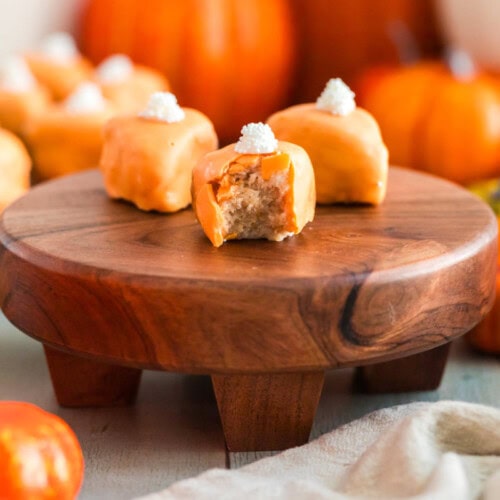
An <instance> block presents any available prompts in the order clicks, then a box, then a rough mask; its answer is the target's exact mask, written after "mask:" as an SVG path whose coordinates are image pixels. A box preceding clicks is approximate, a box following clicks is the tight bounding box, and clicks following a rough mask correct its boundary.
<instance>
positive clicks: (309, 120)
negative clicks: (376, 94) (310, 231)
mask: <svg viewBox="0 0 500 500" xmlns="http://www.w3.org/2000/svg"><path fill="white" fill-rule="evenodd" d="M267 123H268V124H269V125H270V127H271V128H272V129H273V131H274V134H275V135H276V137H277V138H278V139H280V140H283V141H290V142H293V143H295V144H298V145H300V146H302V147H303V148H304V149H305V150H306V151H307V153H308V154H309V157H310V158H311V161H312V164H313V167H314V173H315V176H316V192H317V201H318V203H350V202H356V203H370V204H374V205H378V204H379V203H381V202H382V201H383V199H384V197H385V193H386V186H387V172H388V153H387V148H386V147H385V145H384V143H383V142H382V138H381V135H380V129H379V127H378V125H377V122H376V121H375V119H374V118H373V117H372V116H371V115H370V114H369V113H368V112H367V111H365V110H363V109H361V108H356V109H355V110H354V111H353V112H352V113H350V114H349V115H347V116H335V115H333V114H331V113H329V112H327V111H323V110H318V109H316V105H315V104H312V103H311V104H299V105H297V106H292V107H291V108H288V109H285V110H283V111H279V112H277V113H275V114H274V115H272V116H271V117H270V118H269V119H268V121H267Z"/></svg>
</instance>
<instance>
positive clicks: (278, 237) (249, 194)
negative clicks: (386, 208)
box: [193, 123, 316, 247]
mask: <svg viewBox="0 0 500 500" xmlns="http://www.w3.org/2000/svg"><path fill="white" fill-rule="evenodd" d="M241 133H242V136H241V138H240V140H239V141H238V142H237V143H236V144H231V145H229V146H226V147H225V148H222V149H219V150H217V151H214V152H212V153H209V154H207V155H206V156H205V157H204V158H203V159H202V160H201V161H200V162H199V163H198V164H197V165H196V167H195V168H194V170H193V208H194V210H195V213H196V217H197V218H198V221H199V222H200V224H201V226H202V228H203V230H204V232H205V234H206V235H207V237H208V238H209V239H210V241H211V242H212V244H213V245H214V246H216V247H220V246H221V245H222V244H223V243H224V241H227V240H233V239H257V238H265V239H268V240H271V241H282V240H284V239H285V238H287V237H289V236H292V235H294V234H298V233H300V231H302V229H303V228H304V226H305V225H306V224H307V223H308V222H310V221H312V220H313V218H314V207H315V204H316V196H315V186H314V171H313V168H312V165H311V161H310V160H309V157H308V156H307V153H306V152H305V151H304V149H302V148H301V147H300V146H297V145H295V144H291V143H289V142H282V141H277V140H276V138H275V137H274V134H273V131H272V130H271V128H270V127H269V126H268V125H264V124H263V123H250V124H248V125H245V126H244V127H243V128H242V131H241Z"/></svg>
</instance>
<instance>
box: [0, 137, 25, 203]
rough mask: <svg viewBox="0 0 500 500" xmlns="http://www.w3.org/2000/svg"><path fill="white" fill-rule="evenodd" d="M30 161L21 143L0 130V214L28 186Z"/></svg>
mask: <svg viewBox="0 0 500 500" xmlns="http://www.w3.org/2000/svg"><path fill="white" fill-rule="evenodd" d="M30 170H31V159H30V157H29V155H28V152H27V151H26V148H25V147H24V145H23V143H22V142H21V141H20V140H19V139H18V138H17V137H16V136H15V135H14V134H12V133H11V132H9V131H7V130H3V129H0V212H1V211H3V209H4V208H5V207H6V206H7V205H9V204H10V203H12V202H13V201H14V200H16V199H17V198H19V196H21V195H22V194H24V193H25V192H26V191H27V190H28V188H29V186H30Z"/></svg>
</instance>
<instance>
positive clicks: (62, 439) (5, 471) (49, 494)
mask: <svg viewBox="0 0 500 500" xmlns="http://www.w3.org/2000/svg"><path fill="white" fill-rule="evenodd" d="M82 478H83V456H82V451H81V449H80V445H79V444H78V441H77V439H76V436H75V434H74V433H73V431H72V430H71V429H70V428H69V426H68V425H67V424H66V423H65V422H64V421H63V420H61V419H60V418H59V417H57V416H56V415H53V414H51V413H47V412H46V411H44V410H42V409H41V408H38V407H37V406H35V405H32V404H29V403H22V402H15V401H1V402H0V498H5V499H9V500H21V499H23V500H25V499H29V500H45V499H58V500H66V499H67V500H73V499H74V498H76V495H77V494H78V491H79V490H80V487H81V484H82Z"/></svg>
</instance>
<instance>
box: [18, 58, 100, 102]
mask: <svg viewBox="0 0 500 500" xmlns="http://www.w3.org/2000/svg"><path fill="white" fill-rule="evenodd" d="M24 58H25V60H26V63H27V64H28V66H29V68H30V70H31V72H32V73H33V75H34V76H35V78H36V79H37V80H38V82H39V83H40V84H42V85H43V86H44V87H46V88H47V89H48V91H49V92H50V94H51V95H52V98H53V99H54V100H56V101H62V100H63V99H65V98H66V97H68V96H69V95H70V94H71V93H72V92H73V90H75V88H76V87H77V86H78V85H79V84H80V83H82V82H84V81H86V80H90V79H91V78H92V65H91V64H90V62H89V61H87V59H85V58H84V57H81V56H80V57H77V58H75V59H74V60H73V61H71V62H68V63H60V62H55V61H53V60H51V59H49V58H47V57H44V56H43V55H40V54H35V53H33V54H26V55H25V56H24Z"/></svg>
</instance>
